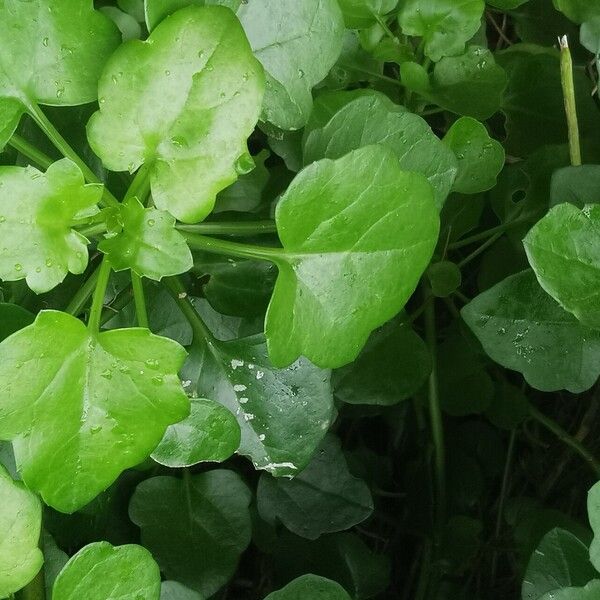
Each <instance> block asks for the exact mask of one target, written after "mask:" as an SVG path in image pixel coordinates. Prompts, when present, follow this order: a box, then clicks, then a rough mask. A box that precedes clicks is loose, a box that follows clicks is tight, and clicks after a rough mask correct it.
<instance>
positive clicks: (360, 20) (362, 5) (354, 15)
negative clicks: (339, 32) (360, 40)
mask: <svg viewBox="0 0 600 600" xmlns="http://www.w3.org/2000/svg"><path fill="white" fill-rule="evenodd" d="M338 3H339V5H340V8H341V9H342V13H343V15H344V22H345V23H346V27H348V28H349V29H362V28H366V27H370V26H371V25H374V24H375V23H377V20H378V18H381V17H383V16H384V15H386V14H387V13H389V12H391V11H392V10H394V8H396V5H397V4H398V0H338Z"/></svg>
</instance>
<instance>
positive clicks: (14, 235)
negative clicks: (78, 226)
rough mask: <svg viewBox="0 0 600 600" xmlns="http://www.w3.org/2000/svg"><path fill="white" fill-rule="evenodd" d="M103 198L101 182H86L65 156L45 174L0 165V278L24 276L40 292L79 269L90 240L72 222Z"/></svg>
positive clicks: (85, 260) (85, 256) (93, 207)
mask: <svg viewBox="0 0 600 600" xmlns="http://www.w3.org/2000/svg"><path fill="white" fill-rule="evenodd" d="M101 196H102V186H100V185H95V184H92V185H85V182H84V179H83V175H82V174H81V171H80V170H79V168H78V167H77V166H76V165H75V164H74V163H72V162H71V161H70V160H68V159H66V158H64V159H62V160H60V161H58V162H56V163H54V164H53V165H51V166H50V167H49V169H48V170H47V171H46V173H40V171H38V170H37V169H35V168H33V167H26V168H23V167H0V240H2V241H1V242H0V279H4V280H5V281H18V280H20V279H26V281H27V285H28V286H29V287H30V288H31V289H32V290H33V291H34V292H36V293H38V294H39V293H42V292H47V291H48V290H51V289H52V288H54V287H55V286H57V285H58V284H59V283H61V281H62V280H63V279H64V278H65V276H66V275H67V273H68V272H71V273H76V274H77V273H83V271H84V270H85V268H86V266H87V263H88V252H87V243H88V242H87V240H86V239H85V238H84V237H83V236H82V235H80V234H79V233H77V232H76V231H74V230H73V229H71V224H72V223H73V220H74V219H75V218H76V217H78V216H88V215H90V214H93V213H94V212H95V211H97V210H98V209H97V206H96V204H97V202H98V201H99V200H100V197H101Z"/></svg>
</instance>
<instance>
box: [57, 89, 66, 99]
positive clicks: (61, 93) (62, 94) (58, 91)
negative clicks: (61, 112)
mask: <svg viewBox="0 0 600 600" xmlns="http://www.w3.org/2000/svg"><path fill="white" fill-rule="evenodd" d="M64 94H65V88H58V89H57V90H56V97H57V98H62V97H63V96H64Z"/></svg>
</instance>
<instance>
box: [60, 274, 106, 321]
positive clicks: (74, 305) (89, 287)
mask: <svg viewBox="0 0 600 600" xmlns="http://www.w3.org/2000/svg"><path fill="white" fill-rule="evenodd" d="M98 275H100V267H98V268H97V269H96V270H95V271H94V272H93V273H92V274H91V275H90V276H89V277H88V279H87V281H86V282H85V283H84V284H83V285H82V286H81V287H80V288H79V289H78V290H77V293H76V294H75V295H74V296H73V298H72V299H71V302H69V305H68V306H67V308H65V312H67V313H69V314H70V315H73V316H74V317H77V316H78V315H80V314H81V312H82V311H83V309H84V307H85V305H86V304H87V302H88V300H89V299H90V297H91V295H92V294H93V292H94V288H95V287H96V283H97V282H98Z"/></svg>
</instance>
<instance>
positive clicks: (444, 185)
mask: <svg viewBox="0 0 600 600" xmlns="http://www.w3.org/2000/svg"><path fill="white" fill-rule="evenodd" d="M350 94H351V92H348V93H344V94H338V95H336V96H337V99H338V101H340V102H341V101H343V99H344V98H348V97H349V96H350ZM348 99H350V98H348ZM332 100H333V99H332ZM332 103H333V102H332ZM330 106H331V105H330ZM320 108H321V111H322V112H324V111H325V107H324V106H323V105H321V107H320ZM370 144H382V145H384V146H387V147H388V148H390V149H391V150H393V151H394V153H395V154H396V156H397V157H398V159H399V163H400V167H401V168H402V169H405V170H407V171H416V172H417V173H422V174H423V175H425V177H427V179H428V181H429V183H430V184H431V186H432V187H433V189H434V191H435V200H436V203H437V205H438V207H440V208H441V207H442V206H443V204H444V201H445V200H446V197H447V196H448V194H449V193H450V190H451V188H452V184H453V182H454V179H455V177H456V173H457V160H456V158H455V157H454V153H453V152H452V151H451V150H450V149H449V148H448V147H447V146H445V145H444V144H443V143H442V142H441V141H440V140H439V139H438V137H437V136H436V135H435V134H434V133H433V132H432V131H431V128H430V127H429V125H428V124H427V122H426V121H425V120H424V119H422V118H421V117H419V116H418V115H415V114H413V113H411V112H408V111H407V110H406V108H404V107H403V106H399V105H397V104H394V103H393V102H392V101H391V100H390V99H389V98H388V97H387V96H385V95H383V94H369V95H362V96H360V97H358V98H356V99H354V100H351V101H350V102H348V103H347V104H345V105H343V106H342V107H341V108H340V110H338V111H336V112H335V113H334V114H333V115H332V116H331V117H330V118H329V119H328V120H327V121H326V122H325V123H323V124H322V126H320V127H318V126H317V119H316V118H315V119H314V120H313V123H312V127H311V129H310V131H309V132H308V133H307V134H306V135H305V139H304V164H309V163H311V162H314V161H316V160H319V159H321V158H340V157H341V156H343V155H344V154H348V152H350V151H351V150H356V149H357V148H362V147H363V146H368V145H370Z"/></svg>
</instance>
